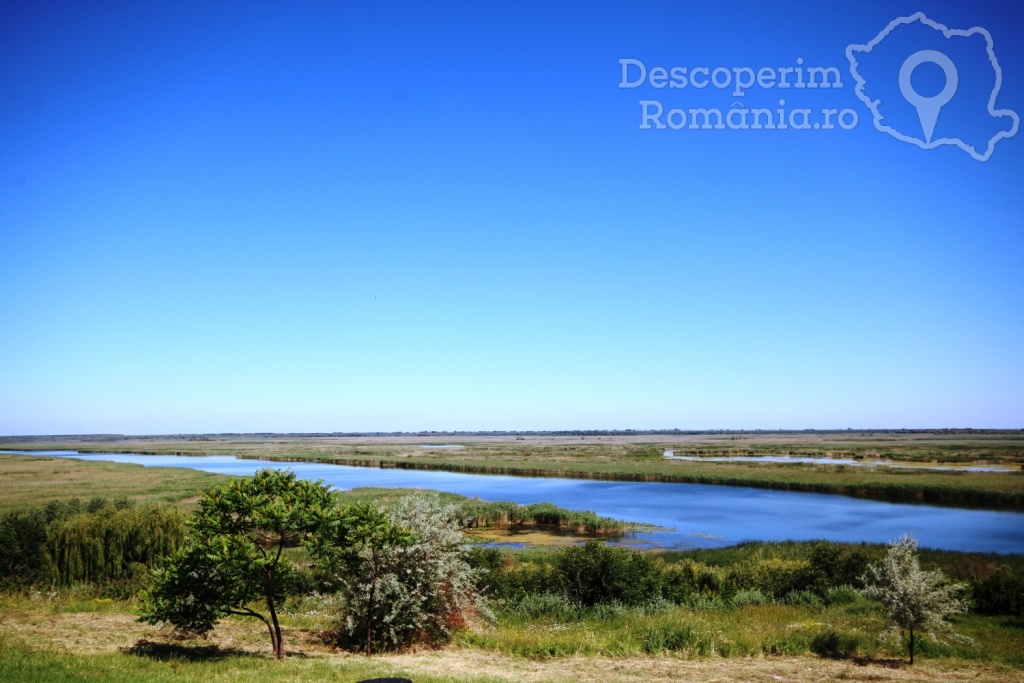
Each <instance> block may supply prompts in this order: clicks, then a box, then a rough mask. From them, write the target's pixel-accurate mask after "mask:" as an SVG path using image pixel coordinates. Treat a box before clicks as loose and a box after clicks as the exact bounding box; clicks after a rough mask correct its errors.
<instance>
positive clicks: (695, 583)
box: [471, 541, 1024, 618]
mask: <svg viewBox="0 0 1024 683" xmlns="http://www.w3.org/2000/svg"><path fill="white" fill-rule="evenodd" d="M883 552H884V550H883V549H882V548H881V547H879V546H869V545H850V544H842V543H833V542H826V541H820V542H778V543H762V542H758V543H746V544H741V545H739V546H734V547H731V548H721V549H713V550H697V551H689V552H685V553H664V554H660V555H655V554H650V553H642V552H638V551H635V550H631V549H626V548H620V547H614V546H610V545H607V544H605V543H602V542H599V541H590V542H588V543H586V544H585V545H582V546H571V547H568V548H560V549H547V550H529V551H514V552H513V551H509V550H504V549H497V548H474V549H473V550H472V551H471V563H472V564H473V565H474V566H476V567H478V568H480V569H482V570H484V571H483V572H482V577H483V578H482V579H481V581H482V588H483V589H484V591H485V594H486V595H488V596H489V597H490V598H491V599H493V600H495V601H496V602H497V604H499V605H502V606H503V608H504V609H505V610H506V612H510V613H514V614H520V615H525V616H531V617H543V616H545V615H547V616H556V617H560V618H567V617H574V618H582V617H583V616H584V615H585V614H587V613H588V610H590V611H592V610H594V609H598V611H601V610H602V609H603V610H604V611H607V608H608V606H609V605H611V606H616V607H633V608H651V607H652V606H653V607H656V606H658V605H664V604H669V605H678V606H683V607H689V608H692V609H697V610H726V609H732V608H738V607H743V606H748V605H766V604H788V605H800V606H805V607H824V606H827V605H833V604H844V603H849V602H853V601H856V600H858V599H859V598H858V596H857V589H858V588H860V587H861V584H860V580H861V577H862V576H864V574H865V571H866V569H867V567H868V565H869V564H871V563H872V562H875V561H877V560H878V559H879V558H880V557H881V556H882V554H883ZM965 555H966V554H963V553H937V554H936V553H932V554H930V555H929V554H928V553H926V554H925V555H924V557H925V558H926V561H929V560H931V562H930V564H932V565H933V566H937V567H938V568H940V569H943V570H944V571H945V572H946V573H947V574H949V575H951V576H953V577H954V578H960V579H961V580H965V581H966V582H967V584H968V585H969V586H970V588H971V594H972V595H971V600H970V602H971V605H972V610H973V611H975V612H977V613H981V614H1007V615H1013V616H1016V617H1024V557H1019V556H1014V557H1011V558H1004V561H1002V562H1000V563H999V564H997V565H996V566H995V567H993V566H992V563H993V560H992V558H991V557H990V556H982V557H984V558H985V561H984V562H980V561H979V562H974V563H967V564H969V565H971V564H973V567H974V573H972V574H970V575H969V576H958V575H961V574H963V568H964V563H963V562H962V560H963V558H964V557H965ZM935 560H938V562H936V561H935ZM613 611H614V610H613Z"/></svg>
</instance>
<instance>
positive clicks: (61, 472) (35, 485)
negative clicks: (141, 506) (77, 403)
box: [0, 455, 230, 514]
mask: <svg viewBox="0 0 1024 683" xmlns="http://www.w3.org/2000/svg"><path fill="white" fill-rule="evenodd" d="M229 478H230V477H227V476H224V475H220V474H208V473H206V472H198V471H196V470H189V469H179V468H172V467H167V468H152V467H142V466H141V465H124V464H120V463H112V462H85V461H82V460H71V459H68V458H41V457H26V456H24V455H0V514H3V513H5V512H11V511H14V510H19V509H24V508H26V507H34V506H40V505H46V504H47V503H49V502H51V501H64V500H68V499H70V498H81V499H82V500H88V499H90V498H93V497H94V496H101V497H104V498H117V497H120V496H128V497H129V498H132V499H134V500H136V501H138V502H140V503H144V502H162V503H172V504H180V505H187V504H188V503H190V502H192V501H194V500H196V498H197V497H198V495H199V492H200V491H202V490H204V489H207V488H210V487H211V486H215V485H217V484H219V483H221V482H223V481H225V480H227V479H229Z"/></svg>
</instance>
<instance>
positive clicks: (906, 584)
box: [861, 534, 968, 664]
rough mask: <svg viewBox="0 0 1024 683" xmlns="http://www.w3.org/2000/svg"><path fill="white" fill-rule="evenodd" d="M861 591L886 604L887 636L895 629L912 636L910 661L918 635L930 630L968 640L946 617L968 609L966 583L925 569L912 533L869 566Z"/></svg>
mask: <svg viewBox="0 0 1024 683" xmlns="http://www.w3.org/2000/svg"><path fill="white" fill-rule="evenodd" d="M862 581H863V582H864V589H863V590H862V591H861V593H862V594H863V595H865V596H867V597H869V598H873V599H875V600H879V601H880V602H881V603H882V604H884V605H885V607H886V610H887V612H888V617H889V621H890V622H891V625H890V627H889V629H888V630H887V631H886V633H884V634H883V637H884V636H886V635H892V634H893V633H895V632H901V633H902V632H907V633H908V634H909V636H910V648H909V649H910V663H911V664H913V663H914V635H915V633H927V634H929V635H930V636H932V637H933V638H935V637H936V636H937V635H938V634H939V633H949V634H951V635H952V636H953V637H954V638H955V639H958V640H968V639H967V638H964V637H963V636H958V635H957V634H955V633H953V631H952V628H951V626H950V624H949V622H947V621H946V617H947V616H949V615H952V614H962V613H964V612H966V611H967V604H966V603H965V602H964V601H963V600H962V599H961V598H960V595H961V593H963V591H964V589H965V588H966V586H964V585H963V584H959V583H951V582H950V581H949V579H948V577H946V575H945V574H943V573H942V572H941V571H938V570H934V571H928V570H924V569H921V566H920V564H919V563H918V561H917V541H916V540H914V538H913V537H912V536H910V535H909V534H905V535H904V536H902V537H901V538H900V539H899V540H897V541H893V542H892V543H891V544H890V545H889V550H888V551H887V552H886V554H885V557H883V558H882V559H881V560H880V561H879V562H877V563H875V564H872V565H869V566H868V571H867V573H866V574H865V575H864V577H863V578H862Z"/></svg>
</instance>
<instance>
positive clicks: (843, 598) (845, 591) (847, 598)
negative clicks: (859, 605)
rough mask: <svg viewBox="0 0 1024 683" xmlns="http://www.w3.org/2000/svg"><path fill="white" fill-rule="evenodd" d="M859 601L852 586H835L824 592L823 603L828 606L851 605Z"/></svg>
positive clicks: (858, 596) (858, 595)
mask: <svg viewBox="0 0 1024 683" xmlns="http://www.w3.org/2000/svg"><path fill="white" fill-rule="evenodd" d="M860 599H861V597H860V594H859V593H857V589H855V588H854V587H853V586H836V587H835V588H829V589H828V590H827V591H825V602H826V603H827V604H829V605H852V604H853V603H855V602H857V601H858V600H860Z"/></svg>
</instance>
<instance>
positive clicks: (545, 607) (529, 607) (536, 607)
mask: <svg viewBox="0 0 1024 683" xmlns="http://www.w3.org/2000/svg"><path fill="white" fill-rule="evenodd" d="M510 611H511V612H512V613H513V614H516V615H519V616H522V617H525V618H527V619H550V620H551V621H554V622H569V621H578V620H579V618H580V612H581V608H580V606H579V605H574V604H573V603H571V602H569V601H568V600H566V599H565V596H564V595H559V594H556V593H532V594H530V595H527V596H525V597H524V598H523V599H522V600H520V601H519V602H518V603H517V604H516V605H515V607H513V608H512V609H511V610H510Z"/></svg>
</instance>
